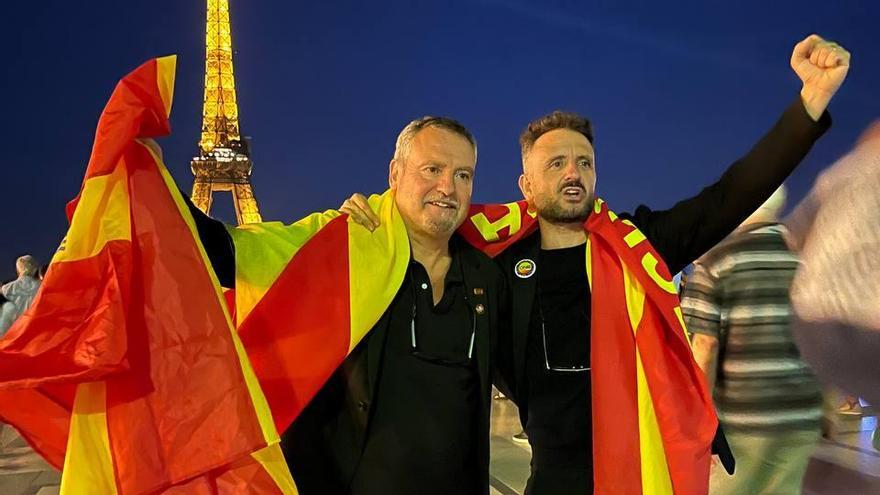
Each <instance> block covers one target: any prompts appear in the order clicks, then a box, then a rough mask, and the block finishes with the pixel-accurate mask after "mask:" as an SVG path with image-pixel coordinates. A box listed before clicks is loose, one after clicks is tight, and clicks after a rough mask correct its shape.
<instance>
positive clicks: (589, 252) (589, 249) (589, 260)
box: [586, 237, 593, 290]
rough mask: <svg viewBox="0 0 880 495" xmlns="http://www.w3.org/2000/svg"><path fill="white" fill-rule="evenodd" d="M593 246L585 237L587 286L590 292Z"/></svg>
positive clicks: (591, 288)
mask: <svg viewBox="0 0 880 495" xmlns="http://www.w3.org/2000/svg"><path fill="white" fill-rule="evenodd" d="M592 256H593V246H592V243H591V242H590V238H589V237H587V255H586V259H587V284H589V286H590V290H593V257H592Z"/></svg>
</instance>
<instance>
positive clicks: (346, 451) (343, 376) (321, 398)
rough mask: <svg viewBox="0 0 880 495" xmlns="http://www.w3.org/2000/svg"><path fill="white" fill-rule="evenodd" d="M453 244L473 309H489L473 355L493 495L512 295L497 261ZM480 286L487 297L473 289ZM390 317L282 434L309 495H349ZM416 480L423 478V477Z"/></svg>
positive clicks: (485, 467) (480, 446)
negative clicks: (494, 407) (498, 383)
mask: <svg viewBox="0 0 880 495" xmlns="http://www.w3.org/2000/svg"><path fill="white" fill-rule="evenodd" d="M452 242H457V243H459V246H458V252H459V256H461V262H462V263H461V266H462V270H463V272H464V283H465V290H466V291H467V293H468V297H469V298H470V304H472V305H473V306H476V305H478V304H482V305H483V306H484V307H485V312H483V313H478V314H479V315H480V316H477V317H476V336H475V342H474V343H475V347H474V356H475V358H476V362H477V371H478V375H479V385H480V389H479V390H480V418H479V423H478V433H479V434H478V439H477V450H478V451H477V455H478V459H479V463H480V469H479V472H480V477H481V479H480V481H479V486H480V487H483V488H481V490H485V492H486V493H488V486H489V479H488V474H489V409H490V400H491V386H492V377H491V375H490V373H491V370H492V369H493V368H494V365H493V363H492V359H493V356H494V353H495V348H496V346H497V335H498V327H499V324H501V325H507V323H503V322H500V321H499V320H500V319H501V317H502V315H506V314H507V309H506V305H507V303H506V301H507V297H508V295H507V293H506V287H505V284H504V279H503V276H502V275H501V273H500V271H499V269H498V267H497V265H495V263H493V262H492V260H491V259H489V258H488V257H487V256H486V255H484V254H483V253H481V252H479V251H477V250H476V249H474V248H472V247H470V246H468V245H465V243H464V242H462V241H461V240H460V239H458V238H457V237H453V241H452ZM475 288H477V289H482V291H480V290H477V291H474V289H475ZM472 309H473V308H472ZM482 315H485V317H483V316H482ZM389 319H390V318H389V312H388V311H386V313H385V314H384V315H383V316H382V318H381V319H380V320H379V322H378V323H377V324H376V325H375V326H374V327H373V329H372V330H371V331H370V333H369V334H367V336H366V337H365V338H364V340H363V341H362V342H361V343H360V344H358V346H357V347H356V348H355V349H354V351H352V353H351V355H349V357H348V358H346V360H345V361H344V362H343V363H342V366H340V367H339V369H338V370H337V371H336V372H335V373H334V374H333V375H332V376H331V377H330V379H329V380H328V381H327V383H326V384H325V385H324V387H323V388H321V390H320V391H319V392H318V394H317V395H316V396H315V398H314V399H313V400H312V401H311V402H310V403H309V405H308V406H306V408H305V409H304V410H303V412H302V413H301V414H300V416H299V417H298V418H297V419H296V421H294V423H293V425H291V426H290V428H288V430H287V431H286V432H284V434H283V436H282V442H281V446H282V449H283V451H284V455H285V458H286V459H287V462H288V465H289V466H290V469H291V472H292V473H293V477H294V479H295V480H296V483H297V487H298V488H299V491H300V493H302V494H303V495H312V494H315V495H333V494H344V493H348V486H349V483H350V481H351V480H352V477H353V476H354V474H355V470H356V469H357V466H358V463H359V461H360V458H361V455H362V453H363V449H364V446H365V440H366V436H367V434H368V432H369V428H370V421H371V419H372V415H371V412H372V408H371V404H372V403H373V400H374V397H375V392H376V381H377V373H378V371H379V367H380V363H381V360H382V354H383V351H384V348H385V338H386V334H387V330H388V324H389ZM507 333H509V330H507ZM411 421H413V422H415V423H416V424H419V423H420V421H421V419H420V418H417V417H413V418H411ZM430 433H431V432H426V434H430ZM412 475H413V476H418V473H412Z"/></svg>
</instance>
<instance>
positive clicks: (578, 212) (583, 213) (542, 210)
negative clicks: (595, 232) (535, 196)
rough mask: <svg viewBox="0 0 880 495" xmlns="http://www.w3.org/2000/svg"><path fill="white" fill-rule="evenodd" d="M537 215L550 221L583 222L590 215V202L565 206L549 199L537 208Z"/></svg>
mask: <svg viewBox="0 0 880 495" xmlns="http://www.w3.org/2000/svg"><path fill="white" fill-rule="evenodd" d="M537 210H538V216H540V217H541V218H543V219H544V220H547V221H548V222H551V223H584V222H586V221H587V218H589V217H590V212H591V210H592V208H591V202H590V201H587V202H586V203H584V205H583V206H575V207H571V208H565V207H563V206H562V205H561V204H559V203H558V202H556V201H551V202H550V203H547V204H545V205H542V206H539V207H538V208H537Z"/></svg>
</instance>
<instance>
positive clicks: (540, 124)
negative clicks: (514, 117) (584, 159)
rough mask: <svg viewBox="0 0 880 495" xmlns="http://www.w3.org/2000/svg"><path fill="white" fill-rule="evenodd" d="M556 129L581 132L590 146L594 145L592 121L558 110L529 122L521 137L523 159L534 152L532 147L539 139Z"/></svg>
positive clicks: (520, 144)
mask: <svg viewBox="0 0 880 495" xmlns="http://www.w3.org/2000/svg"><path fill="white" fill-rule="evenodd" d="M555 129H571V130H572V131H575V132H579V133H581V134H583V135H584V137H586V138H587V141H589V142H590V144H593V124H591V123H590V119H588V118H586V117H581V116H580V115H578V114H576V113H574V112H563V111H561V110H556V111H554V112H553V113H550V114H547V115H545V116H543V117H541V118H538V119H535V120H533V121H531V122H529V125H528V126H526V128H525V129H524V130H523V131H522V134H520V135H519V146H520V149H521V151H522V156H523V158H525V156H526V155H528V154H529V152H530V151H532V146H534V145H535V141H537V140H538V138H539V137H541V136H543V135H544V134H546V133H548V132H550V131H552V130H555Z"/></svg>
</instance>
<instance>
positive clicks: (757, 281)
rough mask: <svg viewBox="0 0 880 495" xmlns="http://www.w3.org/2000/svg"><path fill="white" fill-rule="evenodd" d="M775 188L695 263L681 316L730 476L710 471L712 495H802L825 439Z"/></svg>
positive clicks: (780, 195) (794, 263) (781, 192)
mask: <svg viewBox="0 0 880 495" xmlns="http://www.w3.org/2000/svg"><path fill="white" fill-rule="evenodd" d="M784 203H785V189H784V187H780V188H779V189H778V190H777V191H776V192H775V193H773V195H772V196H771V197H770V199H768V200H767V201H766V202H765V203H764V204H763V205H762V206H761V208H759V209H758V210H757V211H756V212H755V213H754V214H753V215H752V216H750V217H749V218H747V219H746V221H745V222H743V224H742V225H741V226H740V228H739V229H737V230H736V231H735V232H734V233H733V234H731V235H730V236H729V237H728V238H727V239H725V240H724V241H722V242H721V243H720V244H719V245H718V246H716V247H715V248H714V249H713V250H712V251H710V252H709V253H707V254H706V255H705V256H704V257H703V258H701V260H700V262H698V263H697V264H696V269H695V270H694V274H693V276H691V277H690V278H689V280H688V285H687V287H686V289H685V291H684V294H683V297H682V304H681V306H682V310H683V312H684V316H685V322H686V324H687V328H688V330H689V331H690V332H691V333H693V339H692V347H693V351H694V357H695V358H696V361H697V364H699V366H700V368H701V369H702V370H703V372H704V373H706V376H707V378H708V382H709V386H710V389H711V390H712V391H713V397H714V400H715V404H716V407H717V409H718V414H719V418H720V421H721V424H722V426H723V427H724V430H725V431H726V432H727V437H728V441H729V443H730V447H731V450H732V451H733V455H734V457H735V458H736V460H737V467H736V472H735V474H734V475H733V476H727V475H726V474H725V473H722V472H721V471H720V470H719V469H717V468H715V469H713V472H712V477H711V482H710V486H711V491H710V492H711V493H713V494H716V495H725V494H731V495H733V494H746V493H749V494H752V493H754V494H761V493H774V494H788V493H800V489H801V483H802V481H803V477H804V474H805V472H806V468H807V463H808V461H809V459H810V456H811V455H812V453H813V450H814V449H815V447H816V445H817V444H818V442H819V439H820V437H821V418H822V394H821V391H820V386H819V383H818V381H817V380H816V378H815V376H814V375H813V373H812V371H811V370H810V368H809V367H808V366H807V365H806V364H805V363H804V362H803V361H802V360H801V358H800V354H799V352H798V349H797V347H796V346H795V343H794V340H793V338H792V334H791V327H790V323H791V317H792V309H791V303H790V300H789V289H790V287H791V282H792V279H793V277H794V274H795V270H796V269H797V267H798V258H797V256H796V255H795V254H794V253H792V252H791V251H790V250H789V249H788V247H787V246H786V243H785V239H784V237H783V234H784V227H783V226H782V225H780V224H779V223H778V222H777V218H778V217H777V215H778V213H779V212H780V211H782V208H783V206H784Z"/></svg>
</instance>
